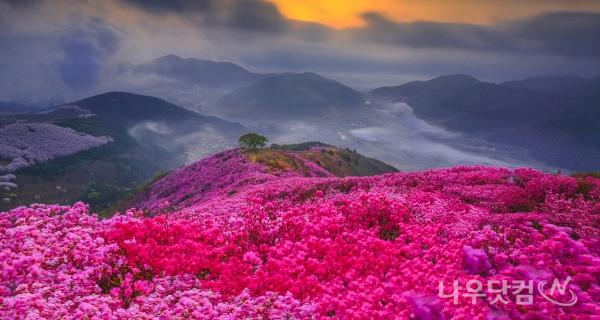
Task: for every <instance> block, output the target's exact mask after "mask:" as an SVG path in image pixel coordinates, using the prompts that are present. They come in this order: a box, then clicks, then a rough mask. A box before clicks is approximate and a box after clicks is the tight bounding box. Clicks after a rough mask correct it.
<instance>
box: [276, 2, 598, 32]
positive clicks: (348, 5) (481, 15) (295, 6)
mask: <svg viewBox="0 0 600 320" xmlns="http://www.w3.org/2000/svg"><path fill="white" fill-rule="evenodd" d="M270 2H272V3H274V4H275V5H277V7H278V8H279V10H280V11H281V13H282V14H283V15H285V16H286V17H287V18H289V19H294V20H300V21H309V22H317V23H321V24H325V25H328V26H330V27H334V28H348V27H359V26H363V25H365V21H364V20H363V19H362V18H361V14H362V13H364V12H377V13H380V14H383V15H384V16H386V17H388V18H390V19H392V20H395V21H398V22H413V21H435V22H457V23H474V24H491V23H495V22H499V21H507V20H515V19H522V18H526V17H530V16H534V15H538V14H542V13H545V12H549V11H593V12H600V3H599V2H593V1H559V0H555V1H544V6H540V2H539V1H514V0H509V1H502V2H501V3H500V2H499V1H493V0H488V1H471V0H452V1H444V0H427V1H414V0H373V1H361V0H348V1H327V0H304V1H294V0H270Z"/></svg>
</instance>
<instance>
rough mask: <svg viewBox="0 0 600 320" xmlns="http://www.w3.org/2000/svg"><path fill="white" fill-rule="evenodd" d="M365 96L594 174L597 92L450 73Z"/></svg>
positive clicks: (599, 125)
mask: <svg viewBox="0 0 600 320" xmlns="http://www.w3.org/2000/svg"><path fill="white" fill-rule="evenodd" d="M556 79H562V78H560V77H559V78H556ZM568 79H571V80H573V78H571V77H568ZM563 80H564V79H563ZM576 81H578V80H573V81H572V82H573V83H574V82H576ZM587 81H590V80H587ZM582 83H584V82H582ZM572 91H573V92H575V90H574V89H572ZM369 94H370V95H371V96H372V97H375V98H379V99H382V100H383V101H388V102H406V103H408V104H409V105H410V106H411V107H412V108H413V109H414V113H415V115H417V116H418V117H420V118H423V119H425V120H427V121H429V122H432V123H434V124H437V125H440V126H442V127H444V128H446V129H449V130H452V131H457V132H464V133H469V134H472V135H476V136H479V137H482V138H483V139H485V140H487V141H490V142H496V143H502V144H508V145H513V146H518V147H521V148H525V149H527V150H530V151H531V153H530V155H531V157H532V158H534V159H536V160H540V161H543V162H546V163H548V164H549V165H552V166H558V167H562V168H568V169H571V170H598V163H600V139H597V138H595V137H596V136H595V134H596V133H597V132H599V131H600V95H598V94H597V93H596V94H594V93H590V94H588V95H586V96H585V97H568V96H564V95H559V94H556V93H550V92H544V91H535V90H528V89H523V88H517V89H515V88H511V87H508V86H504V85H498V84H493V83H486V82H480V81H477V80H476V79H474V78H471V77H468V76H465V75H454V76H443V77H439V78H436V79H432V80H429V81H418V82H411V83H407V84H405V85H401V86H397V87H387V88H378V89H375V90H373V91H371V92H370V93H369Z"/></svg>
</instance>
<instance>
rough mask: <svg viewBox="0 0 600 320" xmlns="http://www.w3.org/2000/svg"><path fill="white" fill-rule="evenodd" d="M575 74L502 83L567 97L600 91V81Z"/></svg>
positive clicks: (510, 86) (514, 87) (506, 85)
mask: <svg viewBox="0 0 600 320" xmlns="http://www.w3.org/2000/svg"><path fill="white" fill-rule="evenodd" d="M595 82H596V81H594V79H593V78H592V79H586V78H582V77H577V76H574V75H563V76H549V77H533V78H527V79H525V80H520V81H507V82H503V83H501V85H503V86H505V87H509V88H513V89H525V90H534V91H543V92H551V93H555V94H558V95H562V96H567V97H585V96H587V95H590V94H593V93H597V92H599V91H600V82H599V83H595Z"/></svg>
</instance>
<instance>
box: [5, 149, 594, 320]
mask: <svg viewBox="0 0 600 320" xmlns="http://www.w3.org/2000/svg"><path fill="white" fill-rule="evenodd" d="M313 166H314V168H313ZM313 166H307V167H306V168H307V169H305V170H308V171H310V172H296V171H293V170H289V169H286V170H281V171H275V172H268V171H267V170H266V168H265V167H264V166H262V165H260V164H257V163H252V162H250V161H249V160H248V159H247V158H246V157H244V155H243V154H242V153H241V152H240V150H239V149H234V150H229V151H224V152H221V153H218V154H216V155H214V156H212V157H209V158H206V159H204V160H201V161H198V162H196V163H193V164H190V165H188V166H185V167H182V168H180V169H178V170H176V171H174V172H173V173H171V174H169V175H167V176H166V177H164V178H163V179H161V180H159V181H158V182H156V183H155V184H154V185H153V187H152V190H151V191H150V192H149V194H148V196H147V198H146V200H145V201H143V202H141V203H139V205H138V206H137V209H131V210H129V211H127V212H126V213H124V214H116V215H115V216H114V217H112V218H110V219H105V220H101V221H99V220H98V218H97V216H95V215H90V214H88V211H87V208H86V206H85V205H84V204H82V203H76V204H74V205H73V206H72V207H61V206H58V205H42V204H32V205H31V206H30V207H28V208H26V207H19V208H16V209H14V210H12V211H11V212H4V213H1V214H0V263H2V272H1V274H0V318H2V319H38V318H46V319H58V318H64V319H71V318H74V319H154V318H160V319H184V318H192V319H246V318H249V319H599V315H600V243H599V239H598V238H599V235H600V180H597V179H594V178H572V177H567V176H561V175H550V174H544V173H542V172H539V171H535V170H531V169H516V170H510V169H506V168H496V167H480V166H474V167H455V168H450V169H437V170H430V171H425V172H413V173H395V174H386V175H382V176H373V177H360V178H359V177H348V178H336V177H323V175H324V174H323V173H322V172H320V171H319V170H321V168H319V167H318V166H317V165H314V164H313Z"/></svg>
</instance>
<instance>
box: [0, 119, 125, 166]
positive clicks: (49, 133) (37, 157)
mask: <svg viewBox="0 0 600 320" xmlns="http://www.w3.org/2000/svg"><path fill="white" fill-rule="evenodd" d="M110 141H113V139H112V138H111V137H105V136H102V137H94V136H91V135H89V134H85V133H80V132H77V131H75V130H73V129H70V128H63V127H59V126H55V125H53V124H47V123H28V124H11V125H8V126H6V127H4V128H0V160H2V159H8V160H10V161H11V163H10V164H8V165H7V166H4V167H3V166H0V172H11V171H15V170H17V169H20V168H25V167H28V166H30V165H35V164H36V163H40V162H44V161H48V160H50V159H53V158H55V157H63V156H67V155H70V154H73V153H76V152H79V151H82V150H87V149H90V148H94V147H99V146H101V145H103V144H105V143H108V142H110Z"/></svg>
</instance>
